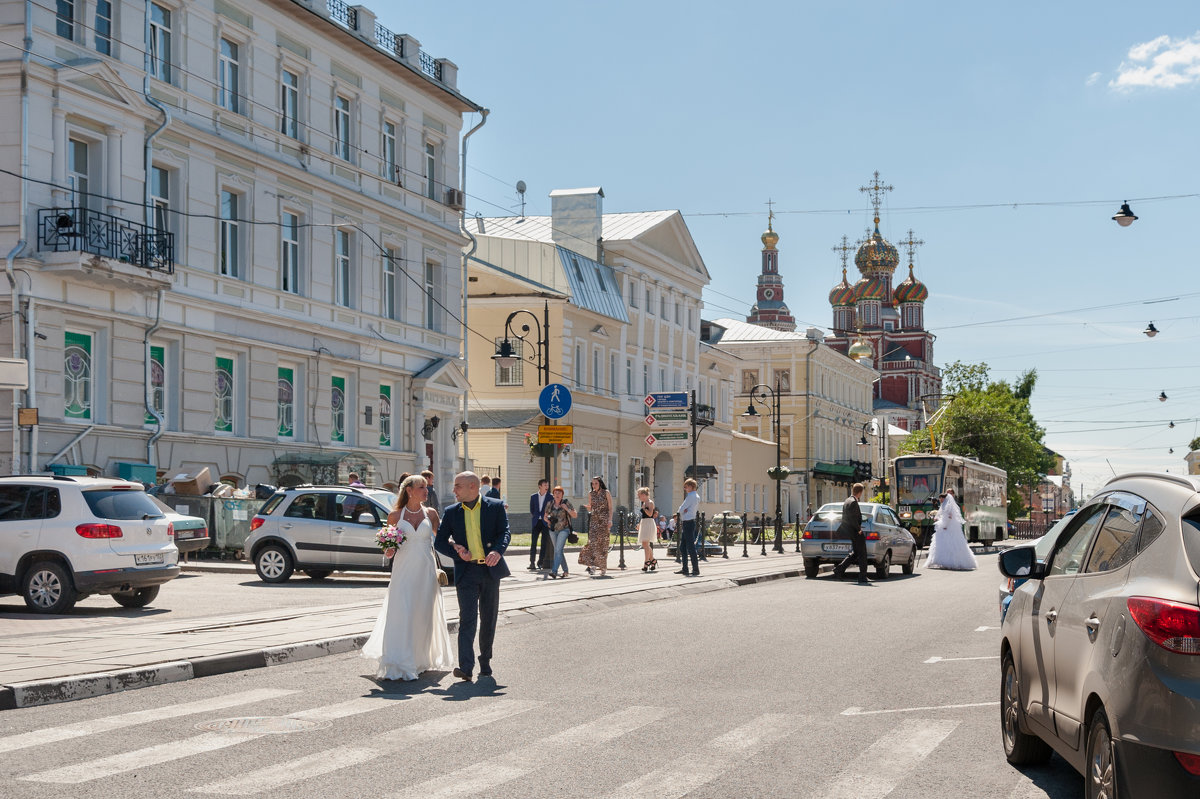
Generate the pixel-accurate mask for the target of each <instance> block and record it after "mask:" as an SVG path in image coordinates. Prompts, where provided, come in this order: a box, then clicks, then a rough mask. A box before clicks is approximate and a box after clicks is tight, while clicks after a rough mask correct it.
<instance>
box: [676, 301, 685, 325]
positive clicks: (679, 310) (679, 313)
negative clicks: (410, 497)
mask: <svg viewBox="0 0 1200 799" xmlns="http://www.w3.org/2000/svg"><path fill="white" fill-rule="evenodd" d="M675 324H677V325H680V324H683V305H682V304H681V303H680V302H679V301H678V300H676V301H675Z"/></svg>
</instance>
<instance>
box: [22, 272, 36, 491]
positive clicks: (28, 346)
mask: <svg viewBox="0 0 1200 799" xmlns="http://www.w3.org/2000/svg"><path fill="white" fill-rule="evenodd" d="M36 315H37V308H36V306H35V305H34V300H33V295H32V294H31V295H30V296H28V297H26V298H25V356H26V357H27V358H28V359H29V386H28V387H27V388H26V389H25V407H27V408H36V407H37V382H36V381H35V380H34V375H35V374H37V364H36V362H37V339H36V333H35V331H34V322H35V321H36V318H37V317H36ZM28 463H29V471H31V472H37V471H39V469H38V426H37V425H34V426H33V427H31V428H30V429H29V461H28Z"/></svg>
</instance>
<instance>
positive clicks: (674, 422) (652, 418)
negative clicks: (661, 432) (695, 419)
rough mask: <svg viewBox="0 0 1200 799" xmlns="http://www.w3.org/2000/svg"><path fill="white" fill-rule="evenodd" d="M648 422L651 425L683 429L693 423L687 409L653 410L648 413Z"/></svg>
mask: <svg viewBox="0 0 1200 799" xmlns="http://www.w3.org/2000/svg"><path fill="white" fill-rule="evenodd" d="M646 424H648V425H650V426H651V427H657V428H669V429H673V430H682V429H683V428H686V427H690V426H691V424H692V420H691V415H690V414H689V413H688V412H687V411H651V412H650V413H648V414H646Z"/></svg>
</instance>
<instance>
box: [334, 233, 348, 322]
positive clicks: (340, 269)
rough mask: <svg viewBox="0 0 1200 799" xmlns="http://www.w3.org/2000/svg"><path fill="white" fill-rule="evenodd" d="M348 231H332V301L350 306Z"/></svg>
mask: <svg viewBox="0 0 1200 799" xmlns="http://www.w3.org/2000/svg"><path fill="white" fill-rule="evenodd" d="M350 268H351V262H350V233H349V231H346V230H338V231H336V232H335V233H334V254H333V293H334V297H333V301H334V302H335V303H337V304H338V305H341V306H344V307H346V308H349V307H350Z"/></svg>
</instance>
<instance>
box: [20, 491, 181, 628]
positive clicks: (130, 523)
mask: <svg viewBox="0 0 1200 799" xmlns="http://www.w3.org/2000/svg"><path fill="white" fill-rule="evenodd" d="M178 561H179V550H178V549H176V548H175V541H174V529H173V528H172V526H171V523H170V522H169V521H167V519H166V517H165V516H164V515H163V512H162V511H161V510H160V509H159V507H158V506H157V505H156V504H155V503H154V500H153V499H151V497H150V496H149V495H148V494H146V492H145V491H143V490H142V486H141V484H140V483H131V482H129V481H127V480H112V479H108V478H103V477H55V476H50V475H27V476H26V475H14V476H9V477H0V593H5V594H17V593H19V594H20V595H21V596H22V597H23V598H24V600H25V604H26V605H27V606H29V609H30V610H32V611H34V612H35V613H66V612H67V611H69V610H70V609H71V608H72V607H74V605H75V603H76V602H77V601H79V600H80V599H83V598H85V597H87V596H89V595H91V594H112V597H113V599H115V600H116V601H117V603H118V604H120V605H123V606H125V607H127V608H141V607H145V606H146V605H148V604H150V602H152V601H153V600H154V598H155V597H156V596H158V589H159V586H160V585H162V584H163V583H165V582H167V581H168V580H171V579H174V578H175V577H177V576H178V575H179V565H178Z"/></svg>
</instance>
